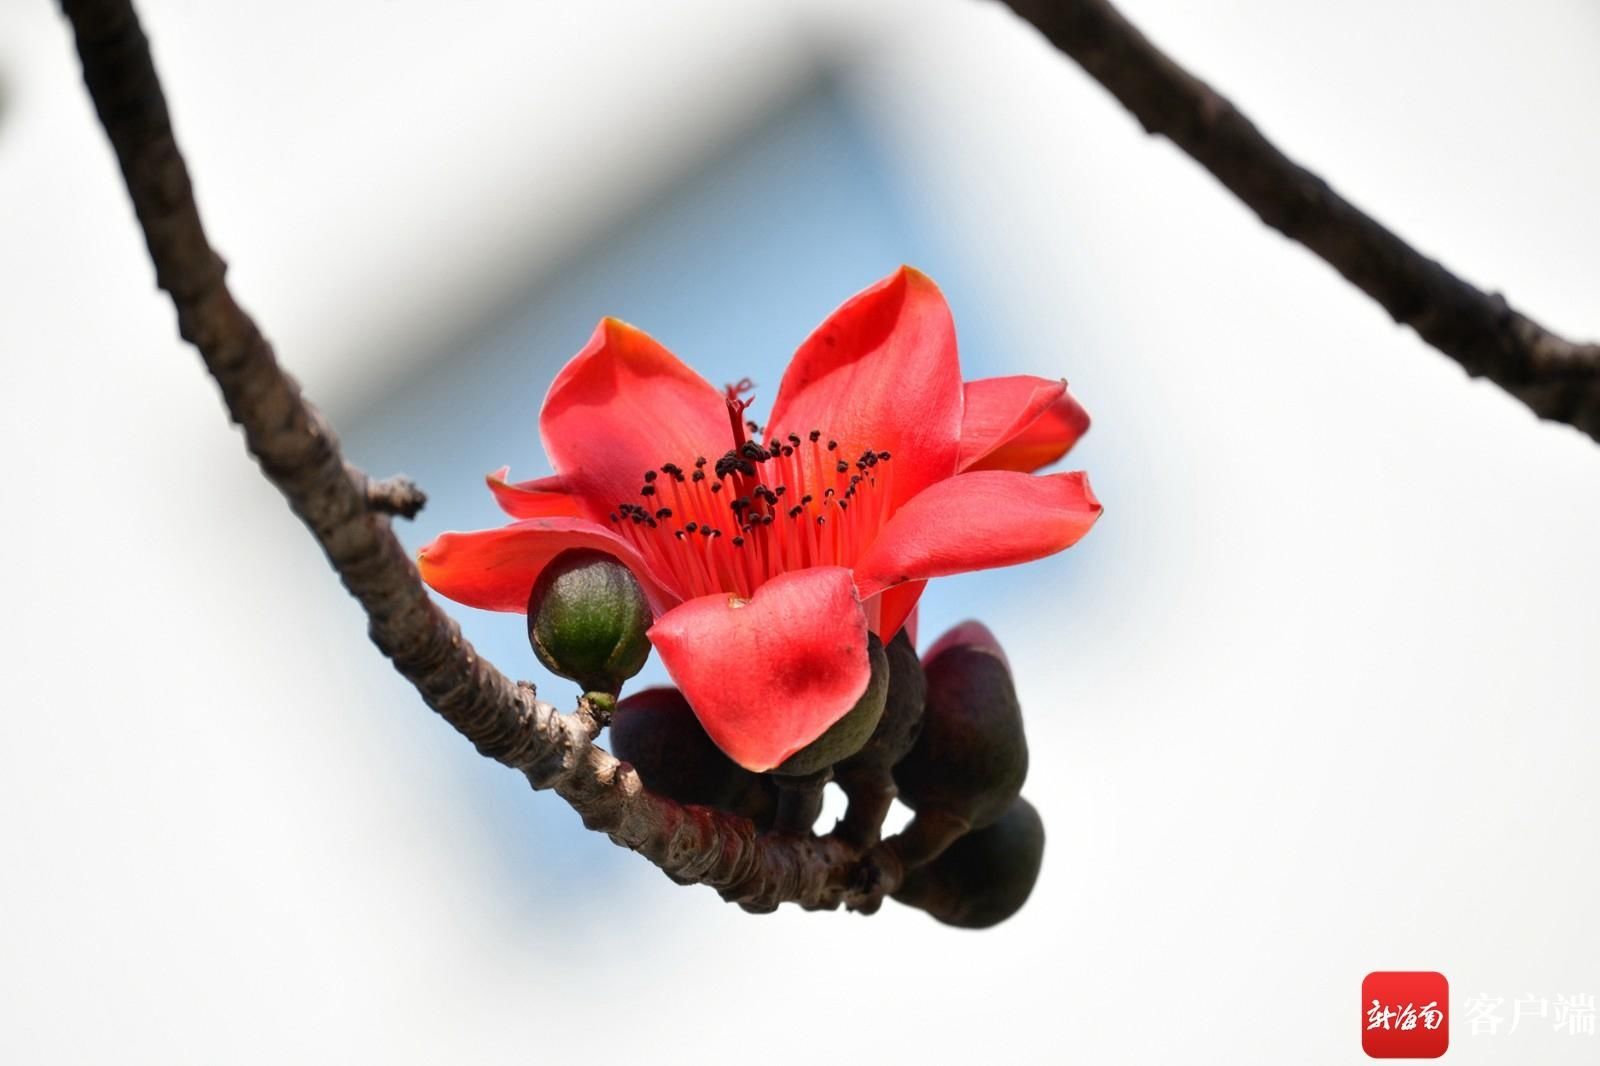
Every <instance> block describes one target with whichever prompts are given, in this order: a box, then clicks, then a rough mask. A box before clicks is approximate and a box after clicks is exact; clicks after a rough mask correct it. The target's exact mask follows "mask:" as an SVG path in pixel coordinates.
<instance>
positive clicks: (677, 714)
mask: <svg viewBox="0 0 1600 1066" xmlns="http://www.w3.org/2000/svg"><path fill="white" fill-rule="evenodd" d="M650 620H651V619H650V609H649V605H648V604H647V602H646V601H645V597H644V595H643V593H642V592H641V591H640V589H639V586H638V583H637V582H636V581H635V580H634V578H633V575H632V574H631V573H629V571H628V569H627V568H626V567H625V566H623V565H622V564H621V563H619V562H617V561H616V560H615V559H613V558H611V557H610V556H607V555H604V554H602V553H598V552H590V551H584V550H574V551H569V552H566V553H564V554H563V555H561V556H559V557H558V558H557V559H555V560H554V561H552V563H551V564H550V565H549V566H548V567H546V569H545V570H544V572H543V574H542V575H541V576H540V579H539V582H538V584H537V585H536V586H535V588H534V589H533V592H532V594H531V596H530V598H529V603H528V633H529V637H530V640H531V641H532V644H533V648H534V651H535V653H536V654H537V655H538V657H539V659H540V661H541V662H543V663H544V664H545V665H546V666H547V667H549V668H550V669H551V670H552V671H554V672H555V673H557V674H559V675H561V676H563V677H567V678H570V679H572V680H574V681H576V682H578V683H579V684H580V685H581V686H583V688H584V690H585V692H587V693H590V694H591V695H595V694H603V695H606V696H615V695H616V694H617V693H619V692H620V691H621V688H622V684H623V682H625V681H626V680H627V679H628V678H630V677H632V676H633V675H634V674H635V673H637V672H638V671H639V669H640V668H641V667H642V666H643V664H644V661H645V658H646V656H647V655H648V652H649V644H648V641H647V640H646V637H645V633H646V630H647V629H648V628H649V625H650ZM868 656H869V661H870V664H871V679H870V680H869V682H868V684H867V687H866V691H865V692H864V693H863V694H862V696H861V697H860V699H859V700H858V701H857V703H856V705H855V707H854V708H853V709H851V710H850V711H849V712H848V713H846V714H845V715H844V717H842V718H840V719H839V720H838V721H837V722H835V723H834V724H833V725H832V726H831V727H829V729H828V730H827V731H826V732H825V733H823V734H822V736H820V737H818V738H817V739H816V740H814V741H812V742H811V743H810V744H808V745H807V746H806V747H804V748H802V749H801V750H800V751H798V752H796V753H794V754H793V755H791V756H790V757H789V758H788V759H787V760H785V761H784V762H783V763H782V764H781V765H780V766H778V767H777V768H776V769H775V770H773V771H771V772H769V773H764V774H763V773H755V772H752V771H750V770H746V769H744V768H743V767H741V766H739V765H738V764H737V763H735V762H734V761H733V760H732V759H730V758H728V756H727V755H725V754H724V753H723V752H722V751H721V749H719V748H718V747H717V745H716V744H715V743H714V742H713V741H712V740H711V738H710V737H709V736H708V735H707V734H706V732H705V730H704V729H703V728H702V727H701V725H700V723H699V721H698V720H697V718H696V717H695V713H694V709H693V708H692V707H691V706H690V704H689V702H688V701H687V700H686V699H685V698H684V696H683V695H682V694H681V693H680V692H679V691H678V690H677V689H674V688H650V689H645V690H642V691H639V692H635V693H632V694H630V695H628V696H627V697H625V698H623V699H621V700H618V701H616V702H615V707H614V709H613V710H612V712H611V716H610V746H611V749H612V751H613V753H614V754H615V755H616V756H617V758H619V759H621V760H623V761H624V762H627V763H629V764H631V765H632V766H633V768H634V770H635V771H636V772H637V773H638V775H639V778H640V780H642V781H643V783H644V784H645V786H646V787H648V788H650V789H651V790H653V791H655V792H658V793H660V794H661V795H664V796H667V797H670V798H672V799H674V800H677V801H678V802H680V803H684V804H693V805H699V806H705V807H711V808H715V809H717V810H721V811H725V812H728V813H730V814H734V815H738V816H741V817H745V818H748V819H750V820H751V821H752V822H753V823H754V824H755V826H756V827H757V828H758V829H760V830H762V831H763V832H776V833H809V832H810V831H811V826H812V824H813V823H814V822H815V820H816V817H817V813H818V810H819V808H820V802H821V790H822V787H823V786H824V785H825V784H826V783H827V782H828V781H829V780H830V779H831V780H837V781H838V782H839V784H840V786H841V787H842V788H843V789H844V791H845V794H846V796H847V797H848V799H849V809H848V810H847V813H846V815H845V818H844V819H843V820H842V821H841V822H840V823H839V825H838V827H837V828H836V829H835V830H834V833H835V835H836V836H838V837H840V838H841V839H843V840H845V841H847V842H848V843H850V844H851V845H853V846H856V847H859V848H861V849H862V850H863V851H864V852H867V851H869V850H870V852H871V853H872V854H874V855H877V856H880V857H883V858H885V859H887V861H888V865H889V866H890V867H891V868H892V869H893V870H894V871H895V873H894V875H893V876H892V877H891V878H889V879H888V882H887V884H886V885H885V887H886V888H887V889H889V890H890V891H891V893H892V897H893V898H894V899H895V900H897V901H899V902H901V903H903V904H906V905H908V906H912V907H916V908H919V909H921V910H923V911H925V912H927V913H928V914H930V915H932V916H933V917H934V918H936V919H938V920H939V921H941V922H944V923H945V924H948V925H953V926H959V927H963V928H972V929H981V928H986V927H988V926H991V925H995V924H997V923H999V922H1001V921H1004V920H1005V919H1006V918H1009V917H1010V916H1011V915H1012V914H1014V913H1016V912H1017V911H1018V910H1019V909H1020V908H1021V907H1022V905H1023V904H1024V903H1025V902H1026V901H1027V898H1028V895H1029V893H1030V892H1031V891H1032V890H1033V885H1034V882H1035V881H1036V880H1037V878H1038V875H1039V868H1040V864H1041V862H1042V859H1043V855H1044V826H1043V823H1042V822H1041V821H1040V818H1039V814H1038V812H1037V811H1036V810H1034V808H1033V806H1032V805H1031V804H1029V803H1028V802H1027V801H1026V800H1024V799H1023V798H1022V796H1021V790H1022V784H1023V780H1024V778H1025V777H1026V776H1027V772H1028V744H1027V738H1026V736H1025V734H1024V732H1023V727H1022V711H1021V707H1020V706H1019V704H1018V701H1017V694H1016V688H1015V686H1014V684H1013V682H1012V678H1011V670H1010V665H1009V663H1008V662H1007V660H1006V657H1005V653H1004V652H1003V651H1002V650H1001V649H1000V646H999V644H998V643H997V642H996V641H995V639H994V637H993V635H992V634H991V633H990V632H989V631H988V630H987V629H985V628H984V627H983V626H982V625H979V624H978V623H975V622H968V623H965V624H963V625H961V626H957V627H956V628H955V629H953V630H951V631H950V632H949V633H947V634H945V635H944V636H943V637H942V638H940V640H939V641H937V642H936V643H935V644H934V645H933V647H932V648H931V649H930V650H929V652H928V654H927V656H925V658H924V659H922V660H919V659H918V657H917V654H916V651H915V649H914V648H913V646H912V644H911V642H910V640H909V639H908V638H907V636H906V634H905V633H904V631H902V632H901V633H900V634H898V635H897V636H896V637H895V638H894V640H892V641H891V642H890V643H889V645H888V646H887V647H885V646H884V645H883V644H881V643H880V642H879V640H878V638H877V637H876V636H872V637H870V638H869V648H868ZM603 704H604V705H605V706H610V705H611V701H610V700H609V699H608V700H605V701H603ZM897 794H898V796H899V798H900V799H901V800H902V801H903V802H904V803H905V804H906V805H907V806H908V807H910V808H911V810H912V811H913V812H914V817H913V818H912V820H911V822H910V824H909V825H908V826H907V827H906V828H905V830H904V831H903V832H901V833H899V834H897V835H895V836H893V837H890V838H889V839H887V840H884V841H882V842H881V843H880V842H879V841H878V834H879V832H880V830H881V827H882V824H883V820H884V816H885V815H886V814H887V812H888V809H889V805H890V803H891V802H892V800H893V799H894V798H895V796H896V795H897Z"/></svg>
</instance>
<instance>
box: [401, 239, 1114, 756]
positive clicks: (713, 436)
mask: <svg viewBox="0 0 1600 1066" xmlns="http://www.w3.org/2000/svg"><path fill="white" fill-rule="evenodd" d="M747 389H748V386H745V387H744V388H740V387H737V386H736V387H730V388H729V389H728V390H727V391H726V393H724V392H719V391H718V390H717V389H715V388H713V387H712V386H711V385H709V384H707V383H706V381H705V380H704V379H702V378H701V377H700V376H699V375H698V374H696V373H695V372H694V371H692V370H690V369H689V368H688V367H687V366H685V365H684V364H683V363H682V362H680V361H679V360H678V359H677V358H676V357H674V356H673V355H672V353H670V352H668V351H667V350H666V349H665V348H663V347H661V345H659V344H657V343H656V342H655V341H654V340H652V339H651V338H650V337H648V336H646V335H645V334H644V333H641V332H640V331H639V330H637V329H634V328H633V327H632V326H629V325H627V324H625V323H622V322H619V321H617V320H616V319H610V318H608V319H606V320H605V321H603V322H601V323H600V325H599V327H598V328H597V329H596V330H595V332H594V336H593V337H591V338H590V339H589V343H588V344H587V345H586V346H585V347H584V349H583V351H581V352H579V353H578V354H577V355H576V356H575V357H574V358H573V359H572V361H571V362H570V363H568V364H567V365H566V366H565V367H564V368H563V369H562V371H561V373H560V374H559V375H557V377H556V380H555V383H554V384H553V385H551V387H550V393H549V395H548V396H547V397H546V398H545V403H544V409H543V410H542V411H541V412H540V414H539V431H540V435H541V436H542V437H543V440H544V446H545V451H546V452H548V453H549V455H550V460H551V463H552V465H553V466H554V467H555V471H556V473H555V475H554V476H553V477H548V478H542V479H540V480H537V481H528V482H522V483H519V484H513V483H511V482H508V481H507V480H506V474H507V473H508V470H507V469H501V470H500V471H498V472H496V473H494V474H491V475H489V478H488V481H489V488H490V489H491V491H493V493H494V495H495V498H496V499H497V500H498V501H499V502H500V505H501V507H502V508H503V509H504V510H505V511H506V512H507V513H508V514H509V515H511V517H512V518H514V519H517V520H518V521H515V522H512V523H511V524H510V525H507V526H503V527H501V528H499V529H489V530H481V531H478V532H474V533H445V534H443V535H442V536H440V537H439V538H438V539H437V540H435V541H434V542H433V543H432V544H430V545H428V546H427V547H426V548H424V549H423V550H422V552H421V554H420V555H419V557H418V563H419V565H420V567H421V570H422V576H423V579H424V580H426V581H427V582H428V584H429V585H431V586H432V587H433V588H434V589H436V590H438V591H439V592H441V593H443V594H444V595H446V596H448V597H450V598H451V599H453V600H457V601H459V602H461V603H464V604H468V605H469V606H473V607H482V608H486V609H489V610H496V611H524V610H526V609H527V601H528V594H529V590H530V589H531V588H532V587H533V583H534V580H535V579H536V578H537V577H538V575H539V572H540V570H541V569H542V568H543V567H544V566H545V565H546V564H547V563H548V562H549V561H550V560H551V559H552V558H553V557H555V556H556V555H558V554H560V553H561V552H563V551H565V550H567V549H568V548H577V547H584V548H597V549H600V550H602V551H605V552H609V553H610V554H612V555H613V556H615V557H616V558H617V559H619V560H620V561H621V562H623V563H624V564H625V565H626V566H627V567H628V568H629V569H630V570H632V571H633V573H634V575H635V576H636V577H637V578H638V579H639V583H640V585H641V586H642V587H643V588H644V591H645V594H646V596H647V597H648V598H649V600H650V603H651V606H652V608H653V609H654V611H655V615H656V618H655V624H654V625H653V626H652V627H651V629H650V642H651V644H652V645H654V647H655V650H656V651H657V652H658V653H659V654H660V655H661V659H662V661H663V663H664V664H665V665H666V668H667V672H668V673H669V674H670V675H671V676H672V679H673V680H674V681H675V682H676V683H677V684H678V687H679V688H680V689H681V690H682V691H683V694H684V696H685V697H687V699H688V700H689V703H690V705H691V706H692V707H693V708H694V711H695V714H696V715H697V716H698V717H699V719H700V722H701V724H702V725H703V726H704V727H705V730H706V732H707V733H708V734H710V736H711V738H712V739H713V740H714V741H716V743H717V745H718V746H719V747H721V748H722V750H723V751H725V752H727V754H728V755H729V756H730V757H731V758H732V759H733V760H734V761H735V762H737V763H739V764H740V765H741V766H744V767H746V768H747V769H750V770H769V769H771V768H772V767H775V766H777V765H778V764H780V763H782V762H783V761H784V760H785V759H786V758H788V757H789V756H790V755H792V754H794V753H795V752H796V751H799V750H800V749H801V748H803V747H805V746H806V745H807V744H809V743H810V742H811V741H813V740H815V739H816V738H817V737H819V736H821V735H822V733H823V732H825V731H826V730H827V728H828V727H829V726H831V725H832V724H833V723H834V722H836V721H838V720H839V718H840V717H842V716H843V715H844V714H845V712H847V711H848V710H850V708H851V707H852V706H854V704H855V702H856V700H857V699H859V698H860V696H861V694H862V693H863V691H865V689H866V686H867V681H868V678H869V676H870V668H869V665H868V658H867V632H868V630H871V631H873V632H875V633H877V634H878V635H879V636H880V638H881V639H883V640H885V641H887V640H888V639H889V638H890V637H892V636H893V635H894V634H895V633H896V632H897V631H898V630H899V629H900V628H901V626H902V625H904V624H906V622H907V619H908V616H910V615H911V614H912V612H913V611H914V609H915V607H916V603H917V599H918V597H920V596H921V594H922V589H923V586H924V584H925V583H926V582H927V581H928V579H929V578H935V577H942V576H944V575H948V574H957V573H962V572H965V571H968V570H981V569H985V568H988V567H996V566H1009V565H1011V564H1013V563H1022V562H1028V561H1030V560H1033V559H1038V558H1041V557H1043V556H1046V555H1050V554H1052V553H1054V552H1058V551H1060V550H1062V549H1063V548H1067V547H1069V546H1071V545H1072V544H1074V543H1076V542H1077V540H1078V539H1079V538H1080V537H1082V536H1083V535H1084V533H1086V532H1088V530H1089V527H1090V526H1091V525H1093V524H1094V521H1095V519H1096V518H1097V517H1099V514H1100V504H1099V503H1098V502H1097V501H1096V500H1095V498H1094V494H1093V493H1092V492H1090V490H1089V482H1088V480H1087V478H1086V477H1085V475H1084V474H1082V473H1071V474H1051V475H1042V476H1036V475H1034V474H1033V473H1032V471H1034V470H1037V469H1038V468H1039V467H1040V466H1043V465H1044V464H1046V463H1050V462H1053V461H1055V460H1056V459H1058V458H1060V457H1061V456H1062V455H1063V454H1065V453H1066V451H1067V450H1068V449H1069V448H1071V447H1072V445H1073V444H1074V443H1075V442H1076V441H1077V440H1078V438H1079V437H1080V436H1082V435H1083V433H1084V431H1085V430H1087V429H1088V426H1089V418H1088V415H1086V414H1085V413H1084V411H1083V408H1081V407H1079V406H1078V404H1077V402H1076V401H1074V400H1073V398H1072V397H1071V396H1070V395H1069V394H1068V393H1067V390H1066V383H1065V382H1061V381H1049V380H1046V379H1043V378H1036V377H1026V376H1019V377H1003V378H986V379H983V380H979V381H970V382H966V383H965V384H963V383H962V380H961V368H960V365H959V363H958V362H957V358H956V337H955V326H954V323H953V322H952V321H951V317H950V310H949V308H948V307H947V306H946V304H945V301H944V297H943V296H942V295H941V294H940V292H939V290H938V288H937V287H936V286H935V285H934V284H933V282H932V281H931V280H929V279H928V278H927V277H925V276H924V275H922V274H920V273H918V272H917V271H915V270H912V269H910V268H909V267H902V268H901V269H900V270H899V271H898V272H897V273H895V274H894V275H892V276H891V277H888V278H885V279H884V280H883V281H880V282H878V283H877V284H876V285H873V286H872V287H871V288H869V289H867V290H865V291H864V292H862V293H860V294H858V295H856V296H855V297H853V298H851V299H850V300H849V301H847V302H846V303H845V304H844V306H842V307H840V308H839V309H838V310H837V311H835V312H834V313H833V314H832V315H830V316H829V317H828V319H827V321H825V322H823V324H822V325H821V326H819V327H818V328H817V330H816V332H814V333H813V334H812V335H811V336H810V337H809V338H807V339H806V341H805V343H804V344H802V345H801V346H800V350H799V351H798V352H796V353H795V356H794V359H793V360H792V361H791V362H790V364H789V368H788V370H787V371H786V372H785V373H784V376H783V383H782V385H781V386H780V387H779V389H778V398H777V402H776V403H775V404H774V405H773V409H772V416H771V418H770V419H769V420H768V422H767V432H766V434H765V435H764V437H763V435H762V434H761V433H760V432H759V427H758V426H757V425H756V424H755V423H753V422H747V421H746V420H745V407H746V406H747V404H748V401H746V400H743V399H741V398H740V396H741V393H742V392H744V391H747Z"/></svg>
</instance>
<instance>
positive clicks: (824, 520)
mask: <svg viewBox="0 0 1600 1066" xmlns="http://www.w3.org/2000/svg"><path fill="white" fill-rule="evenodd" d="M827 524H828V519H827V516H826V515H820V514H819V515H817V525H819V526H825V525H827Z"/></svg>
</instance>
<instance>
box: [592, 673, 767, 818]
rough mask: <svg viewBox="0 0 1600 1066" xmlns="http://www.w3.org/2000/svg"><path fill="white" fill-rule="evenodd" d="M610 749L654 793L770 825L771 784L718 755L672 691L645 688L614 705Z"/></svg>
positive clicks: (686, 704) (679, 696)
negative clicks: (631, 767) (627, 764)
mask: <svg viewBox="0 0 1600 1066" xmlns="http://www.w3.org/2000/svg"><path fill="white" fill-rule="evenodd" d="M610 746H611V753H612V754H613V755H615V756H616V757H617V758H619V759H621V760H623V761H624V762H627V763H631V764H633V768H634V769H635V770H636V771H638V773H639V779H640V780H641V781H643V782H644V784H645V787H646V788H648V789H650V790H651V791H653V792H659V793H660V794H661V795H663V796H667V797H670V798H671V799H675V800H677V801H678V802H679V803H693V804H697V805H699V806H702V807H715V808H716V809H717V810H720V811H727V812H729V813H730V814H740V815H743V816H744V817H746V818H749V819H750V820H751V821H753V822H755V823H756V825H757V826H760V827H762V828H765V827H766V826H767V825H769V824H770V823H771V821H772V814H773V808H774V805H775V803H776V793H777V790H776V788H775V787H774V785H773V783H772V781H771V780H770V779H768V778H767V777H766V776H765V775H764V774H757V773H752V772H751V771H749V770H746V769H745V768H744V767H742V766H740V765H739V764H738V763H736V762H734V761H733V760H732V759H730V758H728V757H727V756H726V755H724V754H722V749H720V748H718V747H717V746H716V744H714V743H713V742H712V740H711V738H710V737H709V736H707V735H706V731H705V730H704V729H702V728H701V727H700V721H699V719H697V718H695V716H694V711H693V709H691V708H690V706H689V701H688V700H686V699H684V698H683V694H682V693H681V692H679V691H678V690H677V689H675V688H647V689H644V690H642V691H640V692H635V693H633V694H631V695H629V696H627V697H626V698H624V699H622V700H620V701H618V703H617V709H616V710H615V711H614V712H612V715H611V734H610Z"/></svg>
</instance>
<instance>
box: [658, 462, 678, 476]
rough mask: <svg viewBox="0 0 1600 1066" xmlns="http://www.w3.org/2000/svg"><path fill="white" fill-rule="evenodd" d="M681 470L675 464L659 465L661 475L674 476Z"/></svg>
mask: <svg viewBox="0 0 1600 1066" xmlns="http://www.w3.org/2000/svg"><path fill="white" fill-rule="evenodd" d="M681 469H682V468H681V467H680V466H678V464H677V463H662V464H661V472H662V473H663V474H676V473H678V472H679V471H680V470H681Z"/></svg>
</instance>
